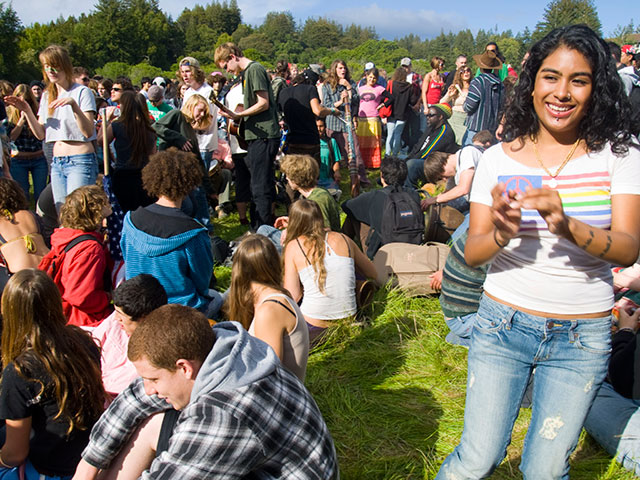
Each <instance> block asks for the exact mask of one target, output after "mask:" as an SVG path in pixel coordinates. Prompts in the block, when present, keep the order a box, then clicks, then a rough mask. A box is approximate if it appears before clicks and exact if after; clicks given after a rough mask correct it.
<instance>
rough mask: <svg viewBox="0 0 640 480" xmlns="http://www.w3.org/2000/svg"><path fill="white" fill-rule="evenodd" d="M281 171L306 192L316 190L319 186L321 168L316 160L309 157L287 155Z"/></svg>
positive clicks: (281, 165)
mask: <svg viewBox="0 0 640 480" xmlns="http://www.w3.org/2000/svg"><path fill="white" fill-rule="evenodd" d="M280 170H281V171H282V172H284V174H285V175H286V176H287V177H288V178H289V179H290V180H291V181H292V182H295V184H296V185H298V187H300V188H302V189H304V190H308V189H311V188H314V187H315V186H316V185H317V184H318V175H320V167H318V162H317V161H316V159H315V158H313V157H311V156H309V155H285V157H284V159H283V160H282V163H281V164H280Z"/></svg>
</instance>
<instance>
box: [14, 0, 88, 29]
mask: <svg viewBox="0 0 640 480" xmlns="http://www.w3.org/2000/svg"><path fill="white" fill-rule="evenodd" d="M12 6H13V9H14V10H15V11H16V13H17V14H18V17H19V18H20V20H21V21H22V24H23V25H25V26H29V25H31V24H32V23H34V22H39V23H48V22H50V21H52V20H57V19H58V17H60V16H61V15H62V17H64V18H67V17H69V16H70V15H73V16H76V17H77V16H79V15H80V14H81V13H89V11H90V10H93V4H89V3H80V2H78V1H77V0H15V1H14V2H12Z"/></svg>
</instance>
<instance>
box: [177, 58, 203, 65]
mask: <svg viewBox="0 0 640 480" xmlns="http://www.w3.org/2000/svg"><path fill="white" fill-rule="evenodd" d="M183 65H186V66H187V67H196V68H200V62H199V61H198V60H196V59H195V58H193V57H184V58H183V59H182V60H180V66H181V67H182V66H183Z"/></svg>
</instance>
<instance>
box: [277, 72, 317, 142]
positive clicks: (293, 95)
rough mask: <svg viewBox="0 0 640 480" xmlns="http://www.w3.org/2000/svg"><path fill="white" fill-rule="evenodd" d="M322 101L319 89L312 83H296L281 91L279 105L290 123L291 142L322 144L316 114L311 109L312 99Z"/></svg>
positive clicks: (288, 123)
mask: <svg viewBox="0 0 640 480" xmlns="http://www.w3.org/2000/svg"><path fill="white" fill-rule="evenodd" d="M313 98H315V99H316V100H318V102H320V98H319V97H318V89H317V88H316V87H314V86H312V85H305V84H302V85H295V86H293V87H289V88H285V89H283V90H282V91H281V92H280V96H279V99H278V105H279V106H280V110H282V112H283V113H284V118H285V121H286V122H287V125H289V136H288V137H287V139H288V141H289V143H293V144H305V145H320V136H319V135H318V127H316V116H315V115H314V114H313V110H311V99H313Z"/></svg>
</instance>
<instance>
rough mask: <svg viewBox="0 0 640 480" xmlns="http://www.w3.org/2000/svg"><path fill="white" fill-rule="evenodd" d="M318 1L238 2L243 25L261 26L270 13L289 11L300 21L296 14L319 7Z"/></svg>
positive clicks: (264, 0)
mask: <svg viewBox="0 0 640 480" xmlns="http://www.w3.org/2000/svg"><path fill="white" fill-rule="evenodd" d="M319 3H320V2H318V1H317V0H296V2H295V3H292V2H291V0H238V7H240V11H241V12H242V23H246V24H249V25H254V26H255V25H261V24H262V22H263V21H264V18H265V17H266V16H267V13H269V12H284V11H289V12H291V14H292V15H293V18H294V19H295V20H296V21H298V18H297V15H296V12H297V11H302V10H307V9H309V8H314V7H317V5H318V4H319Z"/></svg>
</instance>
